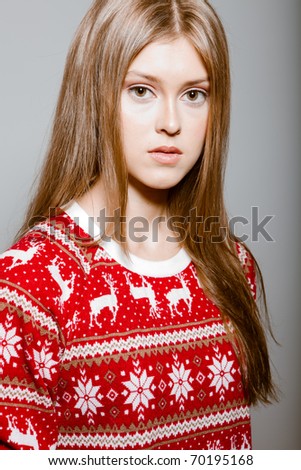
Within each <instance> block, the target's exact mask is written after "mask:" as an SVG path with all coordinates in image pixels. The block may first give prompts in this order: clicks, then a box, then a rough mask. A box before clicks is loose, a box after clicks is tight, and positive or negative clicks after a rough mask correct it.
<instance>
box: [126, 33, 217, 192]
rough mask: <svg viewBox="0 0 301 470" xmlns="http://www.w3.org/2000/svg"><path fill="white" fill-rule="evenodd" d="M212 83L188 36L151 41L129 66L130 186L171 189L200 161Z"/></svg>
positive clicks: (128, 155)
mask: <svg viewBox="0 0 301 470" xmlns="http://www.w3.org/2000/svg"><path fill="white" fill-rule="evenodd" d="M208 111H209V81H208V74H207V71H206V68H205V66H204V64H203V62H202V60H201V59H200V57H199V55H198V53H197V52H196V49H195V48H194V47H193V45H192V44H191V43H190V42H189V41H188V40H187V39H186V38H184V37H181V38H179V39H176V40H174V41H172V42H161V41H160V42H153V43H151V44H149V45H148V46H146V47H145V48H144V49H143V50H142V51H141V52H140V54H139V55H138V56H137V57H136V58H135V59H134V61H133V62H132V63H131V65H130V67H129V70H128V72H127V75H126V78H125V82H124V86H123V90H122V98H121V124H122V137H123V145H124V151H125V157H126V163H127V168H128V173H129V184H130V185H132V186H135V187H139V188H145V189H148V190H149V189H150V188H152V189H157V190H159V189H169V188H171V187H173V186H175V185H176V184H177V183H178V182H179V181H181V179H182V178H183V177H184V176H185V175H186V174H187V173H188V172H189V170H190V169H191V168H192V167H193V165H194V164H195V163H196V161H197V160H198V158H199V156H200V154H201V151H202V148H203V145H204V141H205V136H206V128H207V120H208Z"/></svg>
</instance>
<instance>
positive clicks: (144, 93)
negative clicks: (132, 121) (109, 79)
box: [129, 86, 153, 98]
mask: <svg viewBox="0 0 301 470" xmlns="http://www.w3.org/2000/svg"><path fill="white" fill-rule="evenodd" d="M129 93H130V94H131V95H133V96H134V97H135V98H151V97H152V95H153V93H152V92H151V90H149V89H148V88H146V87H144V86H134V87H132V88H130V89H129Z"/></svg>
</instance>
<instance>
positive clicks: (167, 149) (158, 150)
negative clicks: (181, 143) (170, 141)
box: [149, 145, 183, 155]
mask: <svg viewBox="0 0 301 470" xmlns="http://www.w3.org/2000/svg"><path fill="white" fill-rule="evenodd" d="M149 153H167V154H171V153H173V154H175V153H176V154H178V155H182V154H183V152H182V151H181V150H180V149H178V148H177V147H167V146H166V145H163V146H162V147H157V148H155V149H153V150H149Z"/></svg>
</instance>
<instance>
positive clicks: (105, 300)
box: [90, 274, 118, 327]
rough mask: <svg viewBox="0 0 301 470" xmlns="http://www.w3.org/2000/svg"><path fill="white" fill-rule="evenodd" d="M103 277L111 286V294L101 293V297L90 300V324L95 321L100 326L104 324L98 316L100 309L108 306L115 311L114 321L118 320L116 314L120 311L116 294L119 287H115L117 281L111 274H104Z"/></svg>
mask: <svg viewBox="0 0 301 470" xmlns="http://www.w3.org/2000/svg"><path fill="white" fill-rule="evenodd" d="M103 277H104V279H105V281H106V283H107V284H108V285H109V287H110V294H104V295H101V296H100V297H96V299H93V300H91V301H90V309H91V310H90V326H93V324H94V322H95V323H96V325H98V326H100V327H101V326H102V324H101V323H99V322H98V319H97V317H98V315H99V314H100V311H101V310H102V309H103V308H105V307H108V308H109V309H110V311H111V312H112V313H113V318H112V322H115V321H116V315H117V311H118V303H117V296H116V291H117V288H116V287H114V284H115V282H114V279H113V276H112V275H111V274H107V275H106V274H104V276H103Z"/></svg>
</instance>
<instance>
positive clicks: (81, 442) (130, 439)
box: [59, 406, 249, 449]
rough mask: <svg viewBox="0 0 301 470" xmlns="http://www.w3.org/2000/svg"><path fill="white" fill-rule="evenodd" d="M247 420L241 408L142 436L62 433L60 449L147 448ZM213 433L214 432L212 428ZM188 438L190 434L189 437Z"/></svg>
mask: <svg viewBox="0 0 301 470" xmlns="http://www.w3.org/2000/svg"><path fill="white" fill-rule="evenodd" d="M245 419H246V420H248V419H249V413H248V407H246V406H242V407H239V408H236V409H235V410H234V409H232V410H229V411H224V412H222V413H220V412H218V413H215V414H210V415H207V416H202V417H199V418H197V419H191V420H186V421H183V422H179V423H175V424H171V425H164V426H159V427H158V428H155V429H151V430H150V431H145V432H143V433H141V434H140V433H138V432H135V433H133V434H126V435H125V436H122V435H117V436H116V435H102V436H101V435H99V434H96V435H95V436H92V435H91V434H88V435H83V434H80V435H78V434H73V435H68V434H66V435H65V434H64V435H63V434H60V435H59V446H60V447H81V448H83V447H86V448H91V447H94V448H96V447H98V448H99V447H102V448H112V449H118V448H119V449H122V448H125V447H132V448H133V447H136V446H137V445H138V446H141V447H142V446H146V445H150V444H153V443H154V442H155V440H156V439H157V438H158V435H160V440H162V439H171V438H176V437H177V436H183V435H184V434H186V433H187V434H189V433H193V432H197V431H200V430H204V431H205V430H208V429H210V428H214V427H215V426H219V427H221V426H224V425H229V424H230V423H231V422H234V421H236V423H237V422H238V420H241V421H243V420H245ZM213 430H214V429H213ZM187 437H189V435H187Z"/></svg>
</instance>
